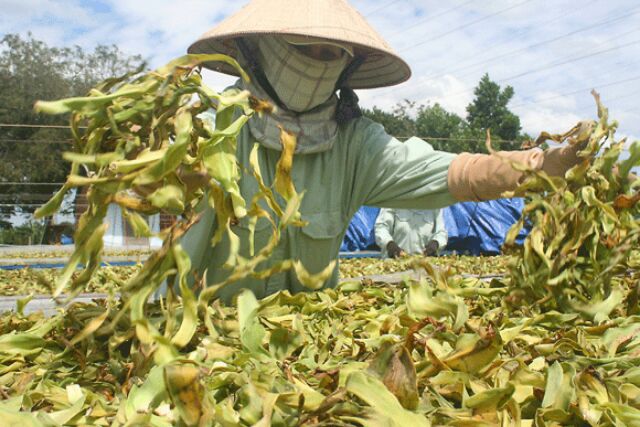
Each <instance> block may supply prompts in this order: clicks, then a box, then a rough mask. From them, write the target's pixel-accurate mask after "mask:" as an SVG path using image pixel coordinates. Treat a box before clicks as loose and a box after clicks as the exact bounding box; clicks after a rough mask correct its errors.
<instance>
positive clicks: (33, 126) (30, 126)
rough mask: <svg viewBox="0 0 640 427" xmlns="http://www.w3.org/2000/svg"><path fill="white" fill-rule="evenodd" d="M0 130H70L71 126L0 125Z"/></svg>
mask: <svg viewBox="0 0 640 427" xmlns="http://www.w3.org/2000/svg"><path fill="white" fill-rule="evenodd" d="M0 128H36V129H71V126H63V125H31V124H16V123H0ZM81 129H84V127H81Z"/></svg>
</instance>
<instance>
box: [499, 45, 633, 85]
mask: <svg viewBox="0 0 640 427" xmlns="http://www.w3.org/2000/svg"><path fill="white" fill-rule="evenodd" d="M638 43H640V40H634V41H632V42H629V43H624V44H621V45H619V46H614V47H610V48H608V49H603V50H598V51H596V52H591V53H588V54H586V55H582V56H578V57H575V58H572V59H567V60H563V61H559V62H556V63H551V64H548V65H546V66H544V67H540V68H537V69H533V70H529V71H524V72H522V73H520V74H516V75H513V76H510V77H506V78H504V79H501V80H499V81H507V80H515V79H519V78H520V77H524V76H527V75H529V74H533V73H537V72H540V71H545V70H549V69H551V68H555V67H559V66H561V65H566V64H570V63H572V62H576V61H581V60H583V59H587V58H591V57H593V56H598V55H601V54H603V53H609V52H612V51H614V50H618V49H621V48H623V47H629V46H633V45H636V44H638Z"/></svg>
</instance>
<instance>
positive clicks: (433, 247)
mask: <svg viewBox="0 0 640 427" xmlns="http://www.w3.org/2000/svg"><path fill="white" fill-rule="evenodd" d="M375 234H376V244H377V245H378V246H379V247H380V249H381V250H382V254H383V256H388V257H389V258H399V257H401V256H404V255H407V254H408V255H424V256H434V255H437V254H438V251H439V250H440V249H444V247H445V246H447V230H446V228H445V226H444V215H443V212H442V209H423V210H417V209H381V210H380V214H379V215H378V218H377V219H376V225H375Z"/></svg>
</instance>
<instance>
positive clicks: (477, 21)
mask: <svg viewBox="0 0 640 427" xmlns="http://www.w3.org/2000/svg"><path fill="white" fill-rule="evenodd" d="M532 1H533V0H525V1H523V2H520V3H518V4H514V5H512V6H509V7H506V8H504V9H500V10H499V11H497V12H494V13H490V14H489V15H485V16H483V17H482V18H478V19H476V20H475V21H471V22H468V23H466V24H465V25H461V26H459V27H456V28H454V29H452V30H449V31H445V32H444V33H441V34H438V35H437V36H434V37H431V38H428V39H426V40H423V41H421V42H420V43H416V44H414V45H412V46H409V47H406V48H404V49H402V50H400V51H399V52H400V53H402V52H406V51H408V50H412V49H415V48H416V47H419V46H422V45H425V44H427V43H430V42H432V41H434V40H438V39H441V38H442V37H445V36H448V35H449V34H453V33H455V32H457V31H460V30H463V29H465V28H467V27H470V26H472V25H475V24H478V23H480V22H483V21H486V20H487V19H490V18H493V17H494V16H498V15H501V14H503V13H505V12H508V11H510V10H512V9H515V8H517V7H520V6H523V5H525V4H527V3H530V2H532Z"/></svg>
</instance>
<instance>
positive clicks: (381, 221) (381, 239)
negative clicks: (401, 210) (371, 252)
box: [374, 209, 394, 252]
mask: <svg viewBox="0 0 640 427" xmlns="http://www.w3.org/2000/svg"><path fill="white" fill-rule="evenodd" d="M393 223H394V216H393V211H391V210H389V209H381V210H380V214H379V215H378V218H377V219H376V223H375V226H374V229H375V235H376V245H378V246H379V247H380V249H381V250H382V251H383V252H384V251H385V250H386V248H387V245H388V244H389V242H391V241H392V240H393V236H392V235H391V233H393Z"/></svg>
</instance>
